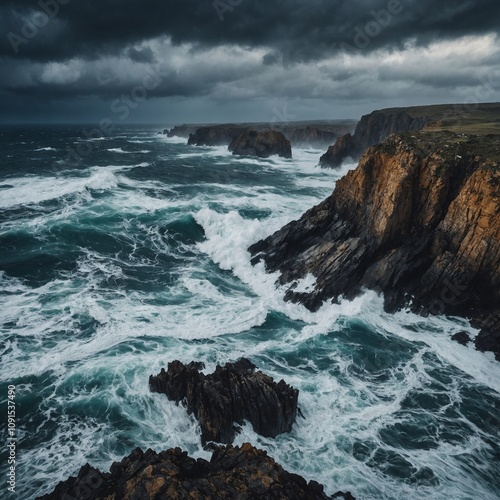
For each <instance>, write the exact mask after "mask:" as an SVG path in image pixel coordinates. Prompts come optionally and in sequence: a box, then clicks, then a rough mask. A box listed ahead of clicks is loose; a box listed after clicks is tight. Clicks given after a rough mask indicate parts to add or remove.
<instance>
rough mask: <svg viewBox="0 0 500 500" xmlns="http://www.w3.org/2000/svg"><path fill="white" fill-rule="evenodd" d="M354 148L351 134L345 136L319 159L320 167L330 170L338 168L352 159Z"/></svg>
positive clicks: (354, 154) (354, 153)
mask: <svg viewBox="0 0 500 500" xmlns="http://www.w3.org/2000/svg"><path fill="white" fill-rule="evenodd" d="M355 151H356V147H355V145H354V140H353V138H352V135H351V134H345V135H343V136H342V137H340V138H339V139H337V141H336V142H335V144H334V145H333V146H330V147H329V148H328V151H327V152H326V153H325V154H324V155H323V156H322V157H321V158H320V160H319V163H320V164H321V165H322V166H329V167H332V168H336V167H340V166H341V165H342V163H343V162H344V161H345V160H347V159H349V158H350V157H351V158H352V159H354V157H355V156H357V154H356V152H355ZM351 155H352V156H351Z"/></svg>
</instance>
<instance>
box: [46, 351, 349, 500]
mask: <svg viewBox="0 0 500 500" xmlns="http://www.w3.org/2000/svg"><path fill="white" fill-rule="evenodd" d="M202 368H203V365H202V364H201V363H196V362H191V363H189V364H187V365H184V364H183V363H181V362H180V361H173V362H171V363H169V364H168V370H167V371H166V370H164V369H162V370H161V372H160V373H159V374H158V375H157V376H153V375H151V376H150V378H149V387H150V390H151V391H152V392H158V393H163V394H166V395H167V397H168V398H169V399H170V400H172V401H175V402H177V403H180V402H185V403H186V406H187V411H188V412H189V413H194V414H195V415H196V417H197V419H198V420H199V422H200V426H201V438H202V443H203V444H204V445H207V444H209V446H206V448H209V449H210V450H211V451H212V453H213V454H212V458H211V459H210V461H207V460H203V459H201V458H199V459H197V460H195V459H194V458H191V457H189V456H188V454H187V453H186V452H184V451H182V450H181V449H180V448H175V449H170V450H167V451H162V452H160V453H157V452H155V451H153V450H151V449H149V450H147V451H146V452H144V451H142V450H141V449H140V448H136V449H135V450H134V451H132V453H131V454H130V455H128V456H127V457H125V458H124V459H123V460H122V461H121V462H115V463H114V464H113V465H112V466H111V468H110V472H101V471H99V470H97V469H95V468H93V467H92V466H90V465H89V464H86V465H84V466H83V467H82V468H81V469H80V471H79V472H78V474H77V476H76V477H70V478H68V479H67V480H65V481H61V482H60V483H59V484H58V485H57V486H56V487H55V489H54V491H53V492H51V493H49V494H47V495H43V496H41V497H39V498H38V500H56V499H57V500H62V499H67V498H78V499H79V498H86V499H95V500H97V499H106V500H134V499H142V498H144V499H158V500H163V499H165V500H166V499H169V500H175V499H179V500H180V499H183V500H184V499H188V498H189V499H195V500H196V499H199V500H202V499H203V500H206V499H214V500H219V499H224V498H227V499H234V498H239V499H256V500H257V499H259V500H260V499H275V498H283V499H289V500H331V499H334V498H343V499H345V500H355V499H354V497H353V496H352V495H351V494H350V493H344V492H341V491H339V492H337V493H335V494H334V495H333V496H328V495H326V494H325V492H324V488H323V486H322V485H320V484H319V483H317V482H316V481H309V482H307V481H306V480H305V479H304V478H302V477H301V476H299V475H297V474H291V473H289V472H287V471H286V470H284V469H283V467H281V466H280V465H279V464H277V463H276V462H275V461H274V460H273V459H272V458H270V457H269V456H268V455H267V453H266V452H265V451H263V450H259V449H257V448H255V447H253V446H252V445H251V444H249V443H245V444H243V446H241V447H238V446H236V447H235V446H231V445H230V444H227V445H226V446H219V445H216V444H214V443H213V442H214V441H217V442H224V443H232V441H233V439H234V436H235V432H236V430H237V429H236V427H235V424H243V420H248V421H249V422H250V423H251V424H252V425H253V427H254V430H255V431H256V432H258V433H260V434H261V435H263V436H267V437H275V436H276V435H277V434H279V433H281V432H290V431H291V428H292V425H293V423H294V421H295V417H296V414H297V400H298V391H297V390H296V389H294V388H292V387H290V386H289V385H287V384H286V383H285V382H284V381H283V380H281V381H280V382H279V383H276V382H274V380H273V379H272V378H271V377H269V376H268V375H265V374H264V373H262V372H260V371H255V368H256V367H255V365H253V364H252V363H251V362H250V361H248V360H247V359H244V358H242V359H240V360H238V361H236V362H235V363H228V364H226V365H225V366H224V367H221V366H217V368H216V370H215V372H214V373H213V374H211V375H204V374H203V373H201V371H200V370H201V369H202Z"/></svg>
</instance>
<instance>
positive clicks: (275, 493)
mask: <svg viewBox="0 0 500 500" xmlns="http://www.w3.org/2000/svg"><path fill="white" fill-rule="evenodd" d="M68 498H76V499H83V498H85V499H89V500H98V499H108V500H138V499H157V500H185V499H193V500H201V499H203V500H209V499H213V500H219V499H228V500H229V499H236V498H237V499H240V500H247V499H248V500H250V499H252V500H253V499H254V500H261V499H290V500H328V499H332V498H344V499H346V500H354V497H353V496H352V495H351V494H350V493H343V492H338V493H336V494H335V495H333V496H327V495H326V494H325V493H324V491H323V486H321V485H320V484H318V483H316V482H315V481H310V482H309V483H308V482H307V481H306V480H305V479H303V478H302V477H301V476H298V475H296V474H291V473H289V472H287V471H285V470H284V469H283V468H282V467H281V466H280V465H279V464H277V463H276V462H275V461H274V460H273V459H272V458H270V457H268V456H267V454H266V452H265V451H262V450H258V449H256V448H254V447H253V446H251V445H250V444H248V443H245V444H243V445H242V446H241V447H233V446H220V447H217V448H216V449H215V451H214V452H213V455H212V458H211V460H210V462H208V461H206V460H203V459H201V458H200V459H198V460H195V459H193V458H190V457H189V456H188V454H187V453H186V452H183V451H182V450H180V449H179V448H175V449H171V450H168V451H163V452H161V453H156V452H154V451H152V450H147V451H146V452H143V451H142V450H141V449H140V448H136V449H135V450H134V451H133V452H132V453H131V454H130V455H129V456H128V457H126V458H124V459H123V460H122V461H121V462H115V463H114V464H113V465H112V466H111V469H110V472H108V473H103V472H100V471H99V470H97V469H94V468H93V467H91V466H90V465H88V464H87V465H85V466H84V467H82V468H81V469H80V471H79V473H78V475H77V476H76V477H70V478H69V479H68V480H66V481H64V482H61V483H59V484H58V485H57V487H56V488H55V490H54V491H53V492H52V493H50V494H48V495H44V496H42V497H39V500H62V499H68Z"/></svg>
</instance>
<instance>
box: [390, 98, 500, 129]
mask: <svg viewBox="0 0 500 500" xmlns="http://www.w3.org/2000/svg"><path fill="white" fill-rule="evenodd" d="M401 111H403V112H405V113H408V114H409V115H410V116H413V117H415V118H423V117H426V118H429V119H430V120H431V123H430V124H429V125H428V126H427V127H426V128H425V131H428V132H443V131H450V132H454V133H456V134H469V135H488V134H493V135H500V103H498V102H495V103H481V104H438V105H434V106H414V107H409V108H388V109H383V110H380V112H381V113H384V114H389V113H390V114H392V113H396V112H401Z"/></svg>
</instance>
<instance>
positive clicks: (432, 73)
mask: <svg viewBox="0 0 500 500" xmlns="http://www.w3.org/2000/svg"><path fill="white" fill-rule="evenodd" d="M498 19H500V3H499V2H498V1H497V0H456V1H455V2H454V3H453V5H450V2H449V1H448V0H418V1H417V0H371V1H368V0H352V1H350V2H345V1H340V0H339V1H332V0H289V1H288V2H286V4H285V3H283V2H279V1H277V0H267V1H265V2H264V1H263V0H260V1H250V0H241V1H240V2H236V1H234V0H220V1H218V2H212V1H205V2H200V1H199V0H170V1H167V2H165V1H164V2H139V1H138V0H122V1H121V2H119V3H117V2H116V1H115V0H100V1H97V0H82V1H77V0H16V1H15V2H14V1H12V0H7V1H4V2H3V4H2V5H1V6H0V64H1V65H2V72H1V73H0V91H1V92H0V110H1V109H4V110H9V116H11V115H12V113H13V110H12V102H17V103H18V104H19V106H20V113H24V112H25V108H26V105H25V104H26V103H27V102H31V103H33V104H32V105H31V108H30V109H32V110H35V109H47V106H49V107H50V106H51V105H52V104H50V103H57V101H58V100H64V102H67V103H69V104H68V106H69V108H71V104H70V101H71V99H75V103H76V102H78V103H80V102H81V99H82V98H84V97H85V96H87V97H88V98H92V99H94V100H93V101H92V102H93V103H94V106H95V109H98V108H99V107H100V106H101V105H100V104H99V103H101V104H102V103H104V102H107V103H108V104H106V106H109V102H112V101H113V100H114V99H117V98H120V96H122V95H123V94H125V95H129V94H130V93H131V92H132V91H134V89H137V88H138V87H141V86H144V81H145V78H146V79H147V78H150V79H151V78H153V79H154V78H156V80H155V82H156V84H155V85H152V84H150V85H146V87H148V89H147V92H146V94H147V95H146V98H147V99H160V98H169V99H172V98H179V99H181V98H196V99H198V98H201V99H205V102H207V103H208V102H212V103H223V102H226V103H229V102H231V103H232V104H231V105H232V106H233V107H234V103H235V102H249V101H251V100H253V101H255V102H257V101H258V102H260V103H262V102H266V103H272V101H273V99H288V100H290V99H291V100H294V99H303V100H310V101H309V102H314V101H317V102H318V110H321V109H323V110H324V109H325V106H324V103H325V102H328V100H331V101H333V102H340V101H341V100H342V101H343V104H342V106H344V105H346V103H358V104H359V103H364V104H363V106H367V107H370V106H372V105H373V103H374V102H379V101H381V100H387V99H388V100H389V101H390V97H391V95H392V96H393V100H394V102H395V101H398V100H399V99H404V97H405V95H406V96H407V97H408V94H411V96H412V98H415V96H420V99H421V101H422V102H425V101H426V99H425V98H426V96H427V101H430V100H439V99H440V98H441V99H442V98H443V96H444V97H446V98H447V99H452V100H453V99H454V100H459V99H461V98H462V96H463V95H467V93H469V94H470V92H472V91H473V89H474V87H475V86H477V85H478V82H479V81H480V80H481V78H483V79H484V78H487V77H488V75H491V74H493V73H494V72H495V71H497V70H498V69H499V67H500V66H499V54H500V47H499V41H498V38H497V37H496V34H497V32H498V29H499V27H498ZM148 75H149V76H148ZM497 87H498V86H497V84H496V83H495V84H494V85H493V84H492V88H493V91H492V92H491V93H490V94H491V99H498V98H499V93H498V92H497V91H498V88H497ZM137 92H138V90H136V93H137ZM14 97H17V98H16V99H14ZM9 100H11V101H12V102H10V103H9V104H8V105H7V101H9ZM42 101H43V102H45V103H46V104H43V105H41V104H40V102H42ZM21 102H22V103H24V104H23V105H21V104H20V103H21ZM37 102H38V104H36V105H35V103H37ZM169 102H170V101H169ZM4 103H5V104H6V105H5V106H3V104H4ZM47 103H48V104H47ZM184 104H185V102H184ZM358 104H356V106H357V107H356V109H358V108H359V106H360V105H361V104H359V106H358ZM389 104H391V103H390V102H389ZM55 105H56V104H54V106H55ZM269 105H271V104H269ZM221 106H222V104H221ZM209 107H210V106H209V105H208V104H207V109H208V108H209ZM69 108H68V109H69ZM76 108H78V109H79V106H76ZM76 108H75V109H76ZM304 109H311V107H310V106H308V107H304ZM342 109H343V108H342ZM23 110H24V111H23ZM1 112H2V111H0V113H1ZM344 116H346V115H344ZM351 116H353V115H351Z"/></svg>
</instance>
